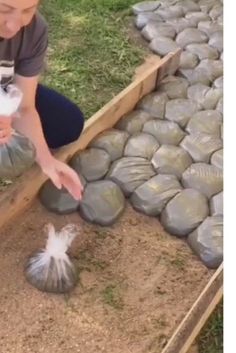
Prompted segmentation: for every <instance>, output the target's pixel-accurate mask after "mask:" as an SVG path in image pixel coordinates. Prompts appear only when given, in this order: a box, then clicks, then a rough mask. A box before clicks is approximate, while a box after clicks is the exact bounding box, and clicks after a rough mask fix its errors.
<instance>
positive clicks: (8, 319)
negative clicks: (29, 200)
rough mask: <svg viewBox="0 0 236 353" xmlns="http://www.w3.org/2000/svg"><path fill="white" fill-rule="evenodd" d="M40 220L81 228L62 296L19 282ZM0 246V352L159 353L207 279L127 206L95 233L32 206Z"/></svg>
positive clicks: (40, 240)
mask: <svg viewBox="0 0 236 353" xmlns="http://www.w3.org/2000/svg"><path fill="white" fill-rule="evenodd" d="M47 222H53V224H54V225H55V226H56V228H57V229H59V228H60V227H61V226H64V225H65V224H67V223H71V222H74V223H77V224H80V226H81V234H80V235H79V236H78V237H77V238H76V240H75V241H74V243H73V246H72V249H71V255H72V256H73V257H74V258H75V259H76V265H77V269H78V272H79V277H80V281H79V283H78V285H77V287H76V289H75V290H74V291H73V292H72V293H71V294H70V295H52V294H46V293H42V292H39V291H38V290H37V289H35V288H33V287H31V286H30V285H29V284H28V283H27V281H26V280H25V277H24V273H23V268H24V264H25V261H26V259H27V257H28V256H29V255H30V254H31V253H32V252H34V250H36V249H38V248H41V247H43V246H44V245H45V240H46V235H45V234H43V232H42V229H43V226H44V225H45V223H47ZM0 243H1V247H0V268H1V272H0V273H1V291H0V303H1V306H0V352H1V353H27V352H30V353H41V352H44V353H49V352H53V353H76V352H83V353H95V352H96V353H99V352H106V353H111V352H112V353H148V352H151V353H154V352H155V353H159V352H161V350H162V348H163V347H164V345H165V344H166V342H167V340H168V338H169V337H170V335H171V333H172V332H173V331H174V328H175V327H176V325H177V324H178V323H179V322H180V321H181V319H182V318H183V316H184V315H185V314H186V312H187V310H188V309H189V308H190V307H191V305H192V304H193V302H194V300H195V299H196V298H197V296H198V295H199V293H200V292H201V290H202V289H203V287H204V286H205V284H206V283H207V281H208V279H209V277H210V276H211V274H212V271H209V270H207V269H206V268H205V267H204V265H202V264H201V263H200V261H198V259H197V258H196V257H195V256H194V255H193V254H192V252H191V250H190V249H189V247H188V246H187V244H185V242H184V241H183V240H180V239H177V238H175V237H173V236H170V235H168V234H167V233H166V232H164V231H163V229H162V227H161V225H160V223H159V222H158V220H157V219H155V218H149V217H147V216H144V215H141V214H138V213H136V212H135V211H134V210H133V209H132V208H131V207H130V206H127V210H126V212H125V213H124V214H123V216H122V217H121V219H120V220H119V221H118V222H117V223H116V224H115V225H114V226H112V227H109V228H102V227H98V226H94V225H89V224H87V223H86V222H84V221H83V220H81V218H80V217H79V216H78V215H77V214H73V215H71V216H56V215H53V214H50V213H48V212H46V211H45V210H44V209H43V208H42V207H41V206H40V205H39V204H38V202H35V204H34V207H32V208H31V210H30V211H28V212H26V213H25V214H24V215H22V216H21V217H20V218H19V219H17V220H15V222H14V223H12V225H10V226H9V227H7V228H6V229H5V230H4V231H2V232H1V235H0Z"/></svg>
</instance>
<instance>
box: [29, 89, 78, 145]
mask: <svg viewBox="0 0 236 353" xmlns="http://www.w3.org/2000/svg"><path fill="white" fill-rule="evenodd" d="M36 109H37V112H38V113H39V116H40V119H41V123H42V128H43V132H44V136H45V139H46V141H47V144H48V147H49V148H58V147H61V146H64V145H67V144H69V143H71V142H73V141H75V140H77V139H78V138H79V136H80V134H81V132H82V130H83V127H84V116H83V113H82V112H81V110H80V109H79V107H78V106H77V105H76V104H74V103H73V102H71V101H70V100H69V99H67V98H66V97H64V96H63V95H61V94H59V93H57V92H56V91H54V90H52V89H50V88H47V87H45V86H42V85H38V88H37V92H36Z"/></svg>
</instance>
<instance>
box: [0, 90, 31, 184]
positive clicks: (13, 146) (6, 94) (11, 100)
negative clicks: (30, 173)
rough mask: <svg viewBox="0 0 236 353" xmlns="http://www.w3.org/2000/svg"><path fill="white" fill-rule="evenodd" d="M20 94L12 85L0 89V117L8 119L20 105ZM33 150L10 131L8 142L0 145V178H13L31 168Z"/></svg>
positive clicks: (20, 136)
mask: <svg viewBox="0 0 236 353" xmlns="http://www.w3.org/2000/svg"><path fill="white" fill-rule="evenodd" d="M21 99H22V93H21V91H20V90H19V89H18V88H17V87H16V86H14V85H9V86H8V87H7V89H6V90H3V89H2V88H1V87H0V117H4V118H5V119H8V117H10V116H12V115H13V114H17V110H18V108H19V105H20V103H21ZM34 160H35V148H34V146H33V144H32V143H31V142H30V141H29V139H28V138H26V137H25V136H23V135H21V134H19V133H18V132H16V131H14V130H12V136H11V138H10V140H9V141H8V142H7V143H5V144H0V178H15V177H17V176H19V175H20V174H22V173H23V172H24V171H25V170H26V169H28V168H29V167H31V166H32V164H33V162H34Z"/></svg>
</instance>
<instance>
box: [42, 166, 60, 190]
mask: <svg viewBox="0 0 236 353" xmlns="http://www.w3.org/2000/svg"><path fill="white" fill-rule="evenodd" d="M43 172H44V174H46V175H47V176H48V177H49V178H50V179H51V181H52V182H53V184H54V185H55V186H56V188H57V189H59V190H60V189H61V188H62V183H61V180H60V176H59V175H58V173H57V172H56V171H49V170H45V169H44V170H43Z"/></svg>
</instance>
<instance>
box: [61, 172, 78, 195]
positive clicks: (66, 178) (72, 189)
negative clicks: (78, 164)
mask: <svg viewBox="0 0 236 353" xmlns="http://www.w3.org/2000/svg"><path fill="white" fill-rule="evenodd" d="M60 174H61V182H62V184H63V186H64V187H65V188H66V189H67V190H68V191H69V193H70V194H71V195H72V196H73V197H74V198H75V199H76V200H80V199H81V197H82V191H83V186H82V184H81V181H80V179H79V177H78V175H77V173H76V172H75V171H74V170H73V169H71V168H70V167H67V166H66V167H65V168H64V166H63V170H61V172H60Z"/></svg>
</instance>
